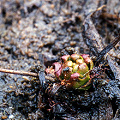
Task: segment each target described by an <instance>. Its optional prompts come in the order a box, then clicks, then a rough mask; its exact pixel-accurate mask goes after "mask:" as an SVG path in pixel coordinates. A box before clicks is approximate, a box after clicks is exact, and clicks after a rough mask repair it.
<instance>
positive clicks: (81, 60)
mask: <svg viewBox="0 0 120 120" xmlns="http://www.w3.org/2000/svg"><path fill="white" fill-rule="evenodd" d="M92 69H93V61H92V60H91V59H90V56H89V55H88V54H82V55H78V54H72V55H63V56H62V57H61V62H55V63H53V65H52V66H51V67H50V68H46V70H45V72H46V73H47V74H49V75H50V74H51V75H52V76H55V80H56V81H60V82H61V85H65V86H66V87H68V88H74V89H79V90H88V89H89V88H90V86H91V78H90V70H92Z"/></svg>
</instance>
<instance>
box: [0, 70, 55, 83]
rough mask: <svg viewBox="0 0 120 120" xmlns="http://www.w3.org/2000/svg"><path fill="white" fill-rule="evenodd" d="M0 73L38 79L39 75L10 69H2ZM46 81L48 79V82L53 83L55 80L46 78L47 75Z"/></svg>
mask: <svg viewBox="0 0 120 120" xmlns="http://www.w3.org/2000/svg"><path fill="white" fill-rule="evenodd" d="M0 72H3V73H9V74H18V75H24V76H32V77H38V74H37V73H33V72H25V71H16V70H8V69H2V68H0ZM45 79H48V80H51V81H54V80H55V79H54V78H52V77H50V76H46V75H45Z"/></svg>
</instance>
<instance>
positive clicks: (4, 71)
mask: <svg viewBox="0 0 120 120" xmlns="http://www.w3.org/2000/svg"><path fill="white" fill-rule="evenodd" d="M0 72H3V73H10V74H18V75H24V76H33V77H37V76H38V74H37V73H33V72H25V71H16V70H8V69H2V68H0Z"/></svg>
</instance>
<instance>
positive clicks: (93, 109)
mask: <svg viewBox="0 0 120 120" xmlns="http://www.w3.org/2000/svg"><path fill="white" fill-rule="evenodd" d="M102 5H106V6H105V8H104V9H103V10H102V12H101V13H98V14H95V15H94V16H90V17H91V20H92V22H93V23H91V24H92V25H94V27H95V29H94V30H96V31H97V32H93V33H92V32H91V31H94V30H93V27H92V29H91V30H90V29H89V28H88V32H90V34H89V33H87V32H86V29H83V28H86V26H85V25H86V22H85V20H86V17H88V16H89V15H90V14H92V13H93V12H94V11H96V10H97V8H99V7H101V6H102ZM103 13H105V14H103ZM119 13H120V2H119V0H114V1H113V0H0V68H6V69H12V70H23V71H30V68H31V67H33V66H35V65H39V64H42V65H43V64H44V65H45V66H46V67H47V66H50V65H51V63H52V62H53V61H57V60H58V59H59V57H60V56H61V54H64V53H65V54H67V52H65V51H67V49H69V47H72V49H74V51H77V53H78V54H83V53H85V54H90V56H92V57H95V56H97V57H98V56H99V55H97V54H98V53H99V52H100V51H101V50H102V49H103V48H105V47H106V46H107V45H108V44H110V43H111V42H112V41H113V40H114V39H115V37H116V36H118V35H119V28H120V14H119ZM116 16H117V17H116ZM89 22H90V21H89ZM89 22H88V23H89ZM83 32H84V35H83ZM88 34H89V35H88ZM93 34H96V36H97V37H94V35H93ZM98 36H100V37H101V38H100V40H101V41H99V39H98ZM89 37H90V38H91V39H89V40H91V41H92V40H93V38H97V40H98V41H97V42H98V44H97V45H96V43H94V44H93V43H92V42H91V43H89V42H87V41H86V38H89ZM91 44H93V46H91ZM96 46H97V47H96ZM100 46H101V47H100ZM94 47H96V49H94ZM92 48H93V49H92ZM64 49H66V50H64ZM62 50H63V52H62V53H61V51H62ZM95 51H97V52H95ZM107 55H108V57H104V61H102V60H101V61H100V62H101V63H99V64H103V63H104V62H106V63H107V68H108V69H109V70H108V72H107V73H105V72H103V77H102V80H98V81H97V82H96V81H95V86H94V87H93V88H91V89H90V90H88V91H82V92H78V93H77V92H76V91H72V92H71V91H62V90H60V91H59V92H58V93H59V94H64V95H63V96H62V95H59V96H58V97H54V96H52V97H51V96H49V95H46V94H44V92H43V91H42V90H41V89H42V88H41V87H40V80H39V78H32V77H29V76H21V75H13V74H6V73H0V118H1V119H6V120H10V119H12V120H27V119H30V120H34V119H36V120H37V119H55V120H56V119H67V120H69V119H71V120H72V119H73V120H74V119H80V120H88V119H91V120H111V119H113V120H118V119H120V115H119V113H120V74H119V73H120V42H119V43H118V44H117V45H116V46H115V47H113V49H112V50H111V51H110V52H109V53H108V54H107ZM33 69H34V68H33ZM101 81H102V82H101ZM74 92H75V93H74ZM66 96H67V97H66ZM48 98H49V99H48ZM48 101H49V102H48ZM56 101H57V103H60V104H56V105H55V104H53V103H52V102H56Z"/></svg>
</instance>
